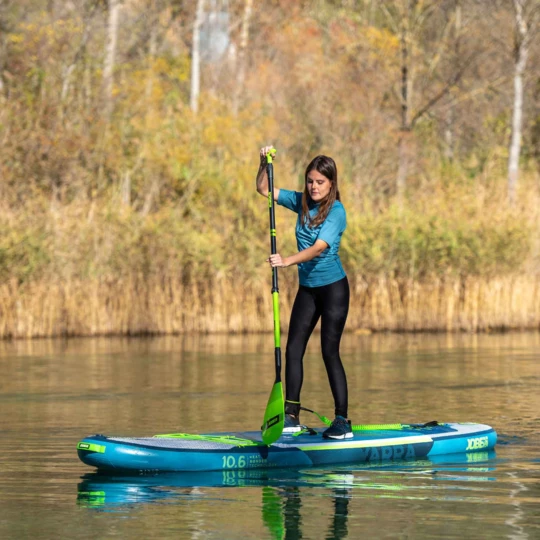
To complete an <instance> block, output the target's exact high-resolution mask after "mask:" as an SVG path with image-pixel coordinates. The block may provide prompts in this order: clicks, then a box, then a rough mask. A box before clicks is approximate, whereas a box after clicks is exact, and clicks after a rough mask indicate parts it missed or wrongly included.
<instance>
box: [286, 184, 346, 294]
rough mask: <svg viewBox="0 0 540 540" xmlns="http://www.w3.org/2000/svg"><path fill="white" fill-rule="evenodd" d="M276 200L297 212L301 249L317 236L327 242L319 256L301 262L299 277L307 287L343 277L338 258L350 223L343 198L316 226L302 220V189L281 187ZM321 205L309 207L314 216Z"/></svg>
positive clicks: (306, 246) (310, 243)
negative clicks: (344, 232) (344, 234)
mask: <svg viewBox="0 0 540 540" xmlns="http://www.w3.org/2000/svg"><path fill="white" fill-rule="evenodd" d="M277 203H278V204H279V205H281V206H284V207H285V208H288V209H289V210H292V211H293V212H296V213H297V214H298V220H297V221H296V245H297V246H298V251H302V250H304V249H306V248H309V247H311V246H312V245H313V244H314V243H315V241H316V240H318V239H319V240H324V241H325V242H326V243H327V244H328V248H326V249H325V250H324V251H323V252H322V253H321V254H320V255H319V256H318V257H315V258H314V259H311V261H308V262H305V263H301V264H299V265H298V278H299V281H300V285H303V286H304V287H322V286H323V285H329V284H330V283H334V282H336V281H339V280H340V279H343V278H344V277H345V270H343V266H342V265H341V260H340V259H339V253H338V251H339V244H340V242H341V235H342V234H343V231H344V230H345V228H346V227H347V215H346V213H345V208H344V206H343V205H342V204H341V202H340V201H336V202H335V203H334V204H333V205H332V208H330V212H328V215H327V216H326V219H325V220H324V221H323V222H322V223H321V224H320V225H318V226H317V227H313V228H311V227H310V226H309V223H302V193H300V192H298V191H290V190H288V189H280V190H279V197H278V200H277ZM318 211H319V206H318V205H313V207H312V208H310V209H309V215H310V217H311V218H313V217H315V216H316V215H317V212H318Z"/></svg>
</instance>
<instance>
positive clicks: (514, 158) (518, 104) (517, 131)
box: [508, 0, 530, 205]
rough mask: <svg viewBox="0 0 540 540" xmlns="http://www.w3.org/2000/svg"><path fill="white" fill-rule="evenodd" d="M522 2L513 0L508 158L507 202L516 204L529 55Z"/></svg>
mask: <svg viewBox="0 0 540 540" xmlns="http://www.w3.org/2000/svg"><path fill="white" fill-rule="evenodd" d="M524 3H525V2H524V0H514V8H515V17H516V31H515V41H516V44H515V57H514V62H515V63H514V105H513V111H512V136H511V140H510V151H509V157H508V201H509V202H510V204H511V205H513V204H515V202H516V192H517V184H518V178H519V156H520V154H521V132H522V127H523V74H524V73H525V67H526V65H527V57H528V55H529V38H530V34H529V28H528V26H527V20H526V18H525V15H524V12H523V11H524V9H523V8H524Z"/></svg>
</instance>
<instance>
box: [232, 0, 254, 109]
mask: <svg viewBox="0 0 540 540" xmlns="http://www.w3.org/2000/svg"><path fill="white" fill-rule="evenodd" d="M244 1H245V3H244V13H243V16H242V30H241V32H240V46H239V48H238V69H237V72H236V85H235V88H234V97H233V111H234V114H237V113H238V106H239V102H240V96H241V94H242V91H243V88H244V81H245V78H246V63H247V59H246V51H247V47H248V41H249V25H250V21H251V13H252V10H253V0H244Z"/></svg>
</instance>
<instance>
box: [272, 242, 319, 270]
mask: <svg viewBox="0 0 540 540" xmlns="http://www.w3.org/2000/svg"><path fill="white" fill-rule="evenodd" d="M327 247H328V244H327V243H326V242H325V241H324V240H319V239H317V240H316V241H315V243H314V244H313V245H312V246H310V247H308V248H306V249H303V250H302V251H299V252H298V253H295V254H294V255H291V256H290V257H282V256H281V255H280V254H279V253H276V254H275V255H270V257H268V259H266V262H268V263H270V266H272V267H276V268H285V267H287V266H292V265H293V264H301V263H305V262H308V261H311V259H314V258H315V257H318V256H319V255H320V254H321V253H322V252H323V251H324V250H325V249H326V248H327Z"/></svg>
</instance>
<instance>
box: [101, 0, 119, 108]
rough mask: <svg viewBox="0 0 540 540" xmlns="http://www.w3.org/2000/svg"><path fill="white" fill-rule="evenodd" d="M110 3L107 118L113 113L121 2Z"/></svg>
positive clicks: (105, 71)
mask: <svg viewBox="0 0 540 540" xmlns="http://www.w3.org/2000/svg"><path fill="white" fill-rule="evenodd" d="M108 2H109V21H108V24H107V45H106V49H105V61H104V64H103V100H104V106H105V113H106V115H107V116H110V114H111V112H112V94H113V83H114V77H113V73H114V66H115V58H116V43H117V40H118V18H119V13H120V0H108Z"/></svg>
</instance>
